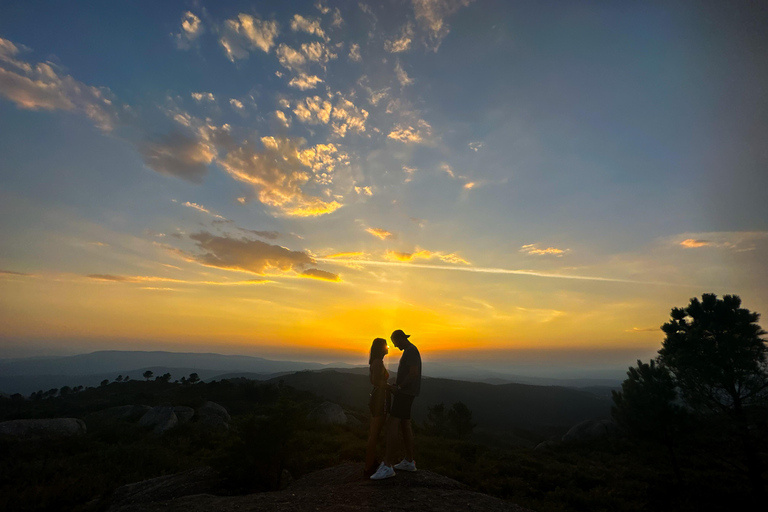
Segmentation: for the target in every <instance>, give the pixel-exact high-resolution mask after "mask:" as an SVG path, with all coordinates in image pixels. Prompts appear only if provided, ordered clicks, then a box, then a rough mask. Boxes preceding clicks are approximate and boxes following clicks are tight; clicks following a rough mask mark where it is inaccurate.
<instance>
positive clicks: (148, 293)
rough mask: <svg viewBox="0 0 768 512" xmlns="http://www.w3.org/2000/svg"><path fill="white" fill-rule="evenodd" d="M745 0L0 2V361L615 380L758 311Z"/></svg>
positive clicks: (764, 140) (758, 96)
mask: <svg viewBox="0 0 768 512" xmlns="http://www.w3.org/2000/svg"><path fill="white" fill-rule="evenodd" d="M737 3H740V2H737ZM737 3H732V2H708V3H706V5H704V3H702V2H674V3H670V2H642V3H635V2H631V3H630V2H571V1H563V2H555V1H544V2H512V1H507V0H498V1H493V0H477V1H471V0H412V1H406V0H401V1H381V2H378V1H362V2H356V1H354V2H353V1H338V2H332V1H325V0H323V1H320V2H317V1H311V2H287V1H273V2H254V1H250V2H212V1H211V2H205V1H180V2H171V1H164V2H157V1H144V2H138V1H136V2H36V1H33V2H27V1H8V2H3V4H2V6H0V357H21V356H29V355H46V354H72V353H81V352H89V351H93V350H102V349H132V350H173V351H205V352H219V353H229V354H235V353H237V354H248V355H259V356H263V357H270V358H284V359H287V358H290V359H294V360H317V361H324V362H328V361H338V360H344V361H348V362H357V363H365V362H366V355H367V350H368V347H369V346H370V341H371V340H372V339H373V338H374V337H377V336H381V337H387V338H388V336H389V334H390V333H391V332H392V330H394V329H403V330H404V331H405V332H406V333H409V334H412V340H413V341H414V342H415V343H416V344H417V345H418V346H419V348H420V349H421V351H422V353H423V354H424V358H425V360H429V359H432V360H439V359H443V360H460V361H466V362H484V363H486V364H488V365H496V366H499V365H510V367H512V365H514V364H520V363H526V364H528V363H530V364H533V363H535V364H550V363H551V364H552V365H561V366H563V365H564V366H567V365H571V366H574V365H575V366H578V365H583V366H588V365H590V364H605V365H614V366H618V367H622V366H628V365H630V364H632V363H634V361H635V359H637V358H640V357H642V358H644V359H647V358H648V357H649V356H651V355H652V354H653V353H654V352H655V351H656V350H657V349H658V348H659V346H660V342H661V340H662V339H663V335H662V333H661V331H660V330H659V326H660V325H661V324H663V323H664V322H665V321H666V320H667V319H668V317H669V311H670V309H671V308H672V307H674V306H684V305H686V304H687V303H688V300H689V299H690V298H691V297H694V296H700V295H701V294H702V293H705V292H713V293H717V294H718V295H722V294H728V293H731V294H738V295H740V296H741V297H742V299H743V305H744V307H747V308H749V309H751V310H753V311H757V312H759V313H763V314H764V315H765V314H768V264H766V261H768V257H767V256H766V250H767V249H768V199H767V198H766V191H768V94H766V91H768V65H767V64H766V63H768V36H767V33H768V32H767V31H766V26H768V19H766V14H765V12H760V10H759V8H758V7H754V8H753V9H754V11H750V10H748V9H747V8H746V7H744V8H737V7H735V4H737ZM710 4H711V5H710ZM744 4H746V2H744ZM755 6H757V3H755ZM766 323H768V322H766V321H765V320H764V321H763V322H762V324H763V325H764V326H765V325H766Z"/></svg>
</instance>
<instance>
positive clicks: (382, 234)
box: [365, 228, 395, 240]
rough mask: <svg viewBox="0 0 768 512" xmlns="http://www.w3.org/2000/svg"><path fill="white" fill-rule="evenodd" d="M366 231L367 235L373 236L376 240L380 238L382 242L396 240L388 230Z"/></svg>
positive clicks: (371, 229)
mask: <svg viewBox="0 0 768 512" xmlns="http://www.w3.org/2000/svg"><path fill="white" fill-rule="evenodd" d="M365 231H366V232H367V233H370V234H372V235H373V236H375V237H376V238H380V239H381V240H388V239H391V238H394V236H395V235H394V234H392V233H390V232H389V231H387V230H386V229H382V228H365Z"/></svg>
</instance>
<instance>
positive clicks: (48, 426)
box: [0, 418, 86, 439]
mask: <svg viewBox="0 0 768 512" xmlns="http://www.w3.org/2000/svg"><path fill="white" fill-rule="evenodd" d="M85 432H86V428H85V422H84V421H83V420H81V419H77V418H52V419H44V420H42V419H41V420H13V421H3V422H2V423H0V435H3V436H11V437H16V438H19V439H54V438H60V437H72V436H79V435H83V434H85Z"/></svg>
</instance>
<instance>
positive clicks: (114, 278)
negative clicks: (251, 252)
mask: <svg viewBox="0 0 768 512" xmlns="http://www.w3.org/2000/svg"><path fill="white" fill-rule="evenodd" d="M177 268H178V267H177ZM86 277H87V278H89V279H93V280H94V281H104V282H111V283H128V284H144V283H170V284H178V285H207V286H252V285H258V284H266V283H269V282H271V281H269V280H268V279H262V278H259V279H247V280H241V281H210V280H208V281H200V280H197V281H196V280H188V279H171V278H168V277H160V276H131V275H119V274H88V275H87V276H86ZM146 289H152V290H158V289H161V290H173V288H155V287H151V288H146Z"/></svg>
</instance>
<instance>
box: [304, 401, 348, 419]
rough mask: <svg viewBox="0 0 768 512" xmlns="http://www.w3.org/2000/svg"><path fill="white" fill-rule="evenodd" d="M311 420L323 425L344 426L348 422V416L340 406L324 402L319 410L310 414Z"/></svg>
mask: <svg viewBox="0 0 768 512" xmlns="http://www.w3.org/2000/svg"><path fill="white" fill-rule="evenodd" d="M309 419H310V420H313V421H315V422H317V423H320V424H321V425H343V424H345V423H346V422H347V415H346V414H345V413H344V409H342V408H341V406H340V405H338V404H334V403H333V402H323V403H322V404H320V405H319V406H318V407H317V409H315V410H314V411H312V412H311V413H309Z"/></svg>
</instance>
